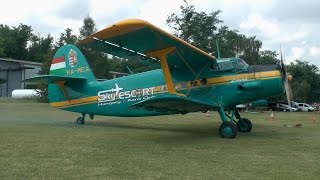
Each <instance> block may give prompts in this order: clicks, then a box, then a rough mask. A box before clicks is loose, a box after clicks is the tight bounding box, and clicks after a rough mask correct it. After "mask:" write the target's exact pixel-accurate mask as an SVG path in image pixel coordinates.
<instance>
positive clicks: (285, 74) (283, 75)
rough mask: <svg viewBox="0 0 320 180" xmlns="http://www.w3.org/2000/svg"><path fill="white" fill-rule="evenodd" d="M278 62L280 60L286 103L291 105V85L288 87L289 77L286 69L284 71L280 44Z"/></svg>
mask: <svg viewBox="0 0 320 180" xmlns="http://www.w3.org/2000/svg"><path fill="white" fill-rule="evenodd" d="M280 62H281V75H282V82H283V86H284V88H285V91H286V96H287V101H288V105H289V106H291V102H292V100H293V96H292V90H291V87H290V84H289V79H288V74H287V71H286V67H285V65H284V62H283V57H282V50H281V46H280Z"/></svg>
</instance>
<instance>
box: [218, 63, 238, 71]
mask: <svg viewBox="0 0 320 180" xmlns="http://www.w3.org/2000/svg"><path fill="white" fill-rule="evenodd" d="M218 66H219V69H220V70H221V71H226V70H231V69H234V65H233V64H232V63H231V62H230V61H223V62H220V63H219V64H218Z"/></svg>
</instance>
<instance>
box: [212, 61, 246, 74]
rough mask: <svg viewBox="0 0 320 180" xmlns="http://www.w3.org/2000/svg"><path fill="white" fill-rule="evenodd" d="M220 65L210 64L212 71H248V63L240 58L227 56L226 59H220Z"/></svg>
mask: <svg viewBox="0 0 320 180" xmlns="http://www.w3.org/2000/svg"><path fill="white" fill-rule="evenodd" d="M217 64H218V66H217V67H215V68H213V66H212V67H211V66H210V71H213V69H214V71H230V70H232V71H236V72H239V71H246V70H247V69H248V67H249V66H248V65H247V63H246V62H245V61H244V60H242V59H239V58H230V59H229V58H226V59H220V60H218V62H217Z"/></svg>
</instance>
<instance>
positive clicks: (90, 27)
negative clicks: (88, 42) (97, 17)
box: [79, 16, 97, 39]
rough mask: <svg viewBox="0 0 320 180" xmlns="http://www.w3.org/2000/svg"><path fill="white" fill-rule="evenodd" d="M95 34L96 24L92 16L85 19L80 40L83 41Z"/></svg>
mask: <svg viewBox="0 0 320 180" xmlns="http://www.w3.org/2000/svg"><path fill="white" fill-rule="evenodd" d="M95 32H97V28H96V23H95V22H94V20H93V19H92V18H91V17H90V16H87V17H85V18H84V19H83V26H82V27H81V28H80V36H79V39H83V38H85V37H87V36H89V35H91V34H93V33H95Z"/></svg>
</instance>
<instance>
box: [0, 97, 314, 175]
mask: <svg viewBox="0 0 320 180" xmlns="http://www.w3.org/2000/svg"><path fill="white" fill-rule="evenodd" d="M274 115H275V120H274V121H271V120H270V112H264V113H242V116H243V117H247V118H249V119H251V120H252V122H253V130H252V132H251V133H247V134H246V133H239V134H238V136H237V138H236V139H231V140H230V139H222V138H220V136H219V134H218V128H219V126H220V118H219V116H218V115H217V114H216V113H211V116H210V117H207V116H206V114H203V113H194V114H188V115H173V116H158V117H144V118H115V117H103V116H97V117H95V120H93V121H91V120H87V121H86V124H85V125H76V124H75V123H74V121H75V119H76V118H77V117H78V114H76V113H71V112H66V111H61V110H57V109H54V108H51V107H49V105H48V104H41V103H26V102H0V142H1V144H0V179H79V178H80V179H319V177H320V154H319V153H320V128H319V127H320V126H319V123H320V122H319V120H320V114H317V113H302V112H299V113H285V112H276V113H275V114H274ZM313 116H315V117H316V119H317V120H318V122H317V123H312V121H311V119H312V117H313ZM299 123H301V124H302V128H293V127H292V128H291V126H293V125H295V124H299ZM284 124H286V125H288V126H289V127H288V128H284V126H283V125H284Z"/></svg>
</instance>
